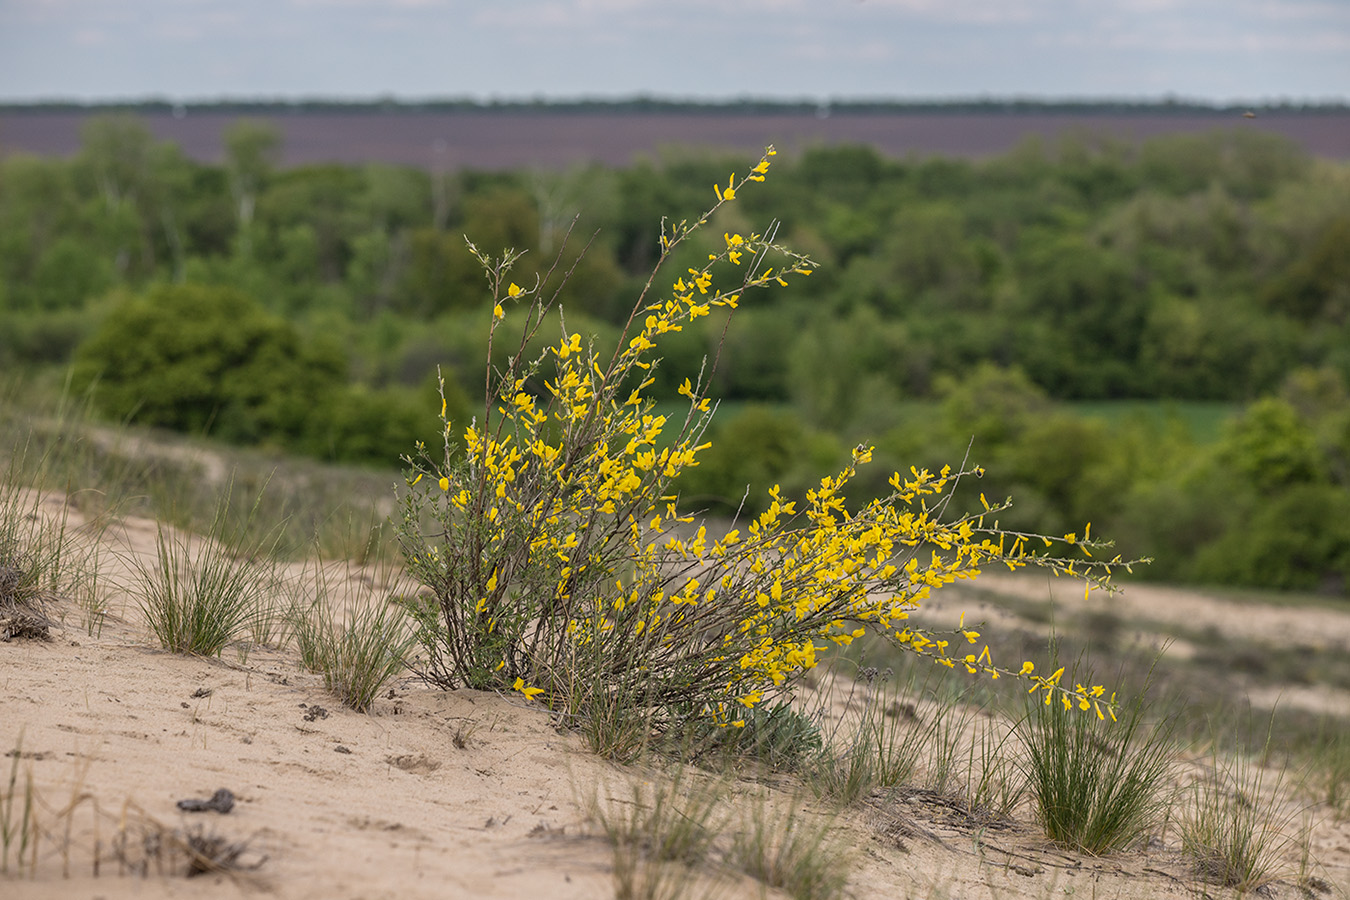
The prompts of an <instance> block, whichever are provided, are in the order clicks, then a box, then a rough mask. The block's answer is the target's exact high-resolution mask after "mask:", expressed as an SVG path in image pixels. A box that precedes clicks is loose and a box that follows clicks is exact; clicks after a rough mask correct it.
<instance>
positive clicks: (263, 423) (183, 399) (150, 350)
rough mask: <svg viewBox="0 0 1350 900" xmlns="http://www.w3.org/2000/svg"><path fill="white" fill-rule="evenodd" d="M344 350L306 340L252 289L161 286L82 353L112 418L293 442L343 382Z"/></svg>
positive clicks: (128, 304) (134, 301)
mask: <svg viewBox="0 0 1350 900" xmlns="http://www.w3.org/2000/svg"><path fill="white" fill-rule="evenodd" d="M345 368H346V367H345V364H344V361H343V359H342V358H341V355H340V354H338V353H336V352H332V351H329V350H326V349H320V348H314V347H309V346H306V345H304V344H303V343H302V342H301V339H300V335H299V333H298V332H297V331H296V329H295V328H294V326H292V325H290V324H288V323H287V322H285V321H283V320H282V319H279V318H277V317H275V316H273V315H271V314H269V313H268V312H267V311H266V310H265V309H263V307H262V305H261V304H259V303H258V302H257V301H255V300H253V299H252V298H250V297H248V296H247V295H245V294H242V293H240V292H238V291H236V290H233V289H231V288H225V287H211V286H206V285H197V284H179V285H160V286H157V287H154V288H151V289H150V290H149V291H148V292H146V293H145V294H144V295H143V296H139V297H132V298H129V299H127V300H125V301H124V302H122V303H121V304H120V305H118V306H117V307H116V308H114V309H113V310H112V311H111V312H110V313H109V314H108V317H107V318H106V319H105V320H104V322H103V324H102V326H101V327H100V328H99V329H98V331H97V332H95V334H94V335H93V336H92V337H91V338H90V339H89V340H88V341H86V342H85V343H84V344H83V345H81V346H80V348H79V350H78V352H77V353H76V358H75V383H76V386H77V387H87V386H93V387H94V396H95V402H96V404H97V406H98V407H99V408H100V409H101V410H102V411H103V412H104V413H105V414H107V415H108V416H110V417H112V418H116V419H122V420H125V421H130V422H139V423H142V424H145V425H155V426H159V427H162V428H171V429H174V430H175V431H183V432H187V433H191V434H209V435H212V436H215V437H219V438H222V439H224V440H228V441H236V442H240V443H258V442H271V443H276V444H280V445H288V444H291V443H293V442H294V441H295V440H296V439H298V438H299V437H300V436H301V435H302V434H303V433H304V430H305V427H306V424H307V423H308V420H309V414H310V411H311V409H313V408H314V406H315V405H316V403H319V404H321V403H322V402H323V400H324V399H326V398H327V396H328V395H329V394H330V393H331V392H332V391H333V390H334V389H335V388H337V387H339V386H341V385H342V384H343V383H344V381H345V375H346V372H345Z"/></svg>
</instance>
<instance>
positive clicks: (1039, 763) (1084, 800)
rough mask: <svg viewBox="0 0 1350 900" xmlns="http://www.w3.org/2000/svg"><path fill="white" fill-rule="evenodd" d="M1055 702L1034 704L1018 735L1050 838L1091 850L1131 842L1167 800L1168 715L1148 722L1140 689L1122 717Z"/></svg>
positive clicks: (1170, 740) (1151, 823)
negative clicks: (1084, 711) (1116, 718)
mask: <svg viewBox="0 0 1350 900" xmlns="http://www.w3.org/2000/svg"><path fill="white" fill-rule="evenodd" d="M1044 696H1045V697H1046V698H1047V699H1048V700H1049V702H1044V701H1042V700H1040V699H1037V700H1033V701H1031V702H1030V703H1029V707H1030V708H1029V710H1028V711H1027V714H1026V716H1025V718H1023V719H1022V720H1021V722H1019V724H1018V735H1019V737H1020V739H1021V744H1022V748H1023V750H1024V752H1025V754H1026V766H1027V777H1028V791H1029V793H1030V795H1031V798H1032V800H1033V802H1034V807H1035V810H1036V815H1037V818H1038V819H1039V820H1040V822H1041V825H1042V826H1043V827H1044V829H1045V833H1046V836H1047V837H1049V838H1050V839H1051V840H1053V841H1055V842H1057V843H1059V844H1062V845H1064V846H1067V847H1071V848H1073V849H1076V850H1080V851H1082V852H1085V853H1091V854H1093V855H1101V854H1103V853H1107V852H1110V851H1112V850H1118V849H1122V848H1124V847H1127V846H1130V845H1131V844H1133V843H1134V842H1135V841H1137V840H1138V839H1140V838H1141V837H1143V836H1144V835H1145V834H1146V833H1147V832H1148V831H1149V829H1151V828H1152V827H1153V826H1154V824H1155V823H1156V822H1157V821H1158V820H1159V819H1160V818H1161V815H1162V812H1163V811H1164V810H1165V809H1166V808H1167V806H1168V799H1169V798H1168V797H1167V790H1166V786H1167V784H1168V782H1169V777H1170V773H1171V765H1172V759H1173V756H1174V751H1175V747H1174V741H1173V738H1172V731H1171V724H1170V722H1171V720H1170V718H1164V719H1163V720H1161V721H1159V722H1158V723H1156V724H1153V725H1146V724H1145V711H1146V709H1147V703H1146V700H1145V694H1144V693H1142V692H1141V694H1140V696H1139V698H1138V699H1136V700H1135V701H1134V703H1133V704H1131V705H1129V706H1128V707H1126V708H1125V709H1124V711H1123V712H1124V715H1123V716H1122V717H1121V718H1120V720H1119V721H1118V722H1111V721H1109V720H1108V721H1099V720H1098V719H1097V718H1095V717H1094V716H1091V715H1084V714H1082V713H1081V712H1080V711H1079V710H1076V709H1066V708H1065V707H1064V705H1063V704H1062V703H1061V702H1059V701H1058V700H1057V699H1056V698H1054V697H1053V696H1051V695H1050V694H1048V693H1047V694H1045V695H1044Z"/></svg>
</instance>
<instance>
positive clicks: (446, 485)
mask: <svg viewBox="0 0 1350 900" xmlns="http://www.w3.org/2000/svg"><path fill="white" fill-rule="evenodd" d="M436 483H437V484H439V485H440V486H441V490H443V491H448V490H450V479H449V478H446V477H445V476H444V475H442V476H441V480H440V481H438V482H436Z"/></svg>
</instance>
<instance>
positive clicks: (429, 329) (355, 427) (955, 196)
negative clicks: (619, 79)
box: [0, 116, 1350, 597]
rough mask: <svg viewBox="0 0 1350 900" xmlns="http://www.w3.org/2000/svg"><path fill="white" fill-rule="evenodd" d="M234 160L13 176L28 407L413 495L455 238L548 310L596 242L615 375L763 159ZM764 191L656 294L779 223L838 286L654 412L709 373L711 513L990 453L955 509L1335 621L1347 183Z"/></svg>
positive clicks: (1078, 179) (7, 338)
mask: <svg viewBox="0 0 1350 900" xmlns="http://www.w3.org/2000/svg"><path fill="white" fill-rule="evenodd" d="M223 149H224V154H223V156H224V162H223V163H222V164H206V163H201V162H196V161H193V160H191V159H188V158H187V157H186V156H184V155H183V154H182V153H181V152H180V151H179V150H178V148H176V147H175V146H173V145H170V144H163V143H157V142H156V141H155V139H154V138H153V137H152V136H151V135H150V133H149V132H148V131H147V130H146V129H145V127H144V126H143V125H141V124H139V123H138V122H137V120H135V119H134V118H131V117H116V116H109V117H103V118H97V119H93V120H91V121H90V122H89V124H88V126H87V128H86V131H85V133H84V141H83V149H82V150H81V152H80V153H79V154H78V155H76V156H75V157H73V158H70V159H55V158H37V157H31V156H23V155H11V156H8V157H5V158H4V159H0V367H3V371H5V372H6V373H8V374H10V375H12V376H15V377H18V378H21V379H22V383H23V385H24V388H23V390H22V391H17V392H16V391H11V392H10V393H11V395H12V396H16V397H25V398H27V401H26V402H30V403H31V404H32V405H33V407H34V408H35V409H36V408H42V407H43V406H44V405H47V406H50V405H52V404H54V403H55V401H56V398H58V397H59V396H61V395H62V394H63V393H69V392H75V393H77V394H79V395H81V396H88V397H89V398H91V400H92V403H93V406H94V408H96V409H97V410H99V412H100V414H101V415H103V416H105V417H107V418H108V419H109V420H111V421H115V422H124V423H130V424H144V425H149V426H156V427H160V428H166V429H173V430H176V431H181V432H185V433H188V434H192V435H197V436H206V437H213V438H217V439H221V440H226V441H231V442H235V443H241V444H250V445H258V446H261V447H263V448H265V449H270V450H276V451H284V452H287V453H294V454H303V455H308V456H313V457H316V458H319V459H323V460H327V461H337V462H354V463H360V464H365V465H369V466H374V467H384V468H390V469H392V468H393V467H395V466H397V465H398V458H399V455H400V454H402V453H406V452H409V451H410V449H411V448H412V446H413V443H414V441H416V440H418V439H423V440H427V441H428V442H432V441H435V440H437V439H438V436H439V423H438V420H437V418H436V413H437V412H438V411H439V405H438V402H437V399H436V384H435V379H436V369H437V367H438V366H439V367H441V369H442V371H443V372H444V373H445V375H446V378H447V380H448V391H449V395H450V396H449V401H450V412H451V415H452V416H455V417H456V418H457V420H459V421H467V419H468V418H469V417H470V416H472V415H473V410H474V409H476V408H478V402H477V401H471V400H470V399H469V398H472V397H475V396H480V395H481V385H482V372H483V366H484V364H485V362H486V360H485V358H484V355H485V352H486V349H485V346H484V344H485V342H484V335H485V333H486V325H487V321H488V320H487V316H488V314H489V311H490V306H489V304H488V297H487V294H486V281H485V280H484V278H483V275H482V272H481V269H480V267H479V265H478V263H477V262H476V261H475V260H474V259H473V257H472V256H471V254H470V253H469V252H468V249H467V247H466V244H465V240H464V236H465V235H467V236H469V237H470V238H472V239H473V241H474V242H475V243H476V244H477V245H478V246H479V247H480V248H481V249H483V250H484V251H486V252H489V253H499V252H500V251H501V250H502V249H504V248H506V247H515V248H518V249H526V250H528V253H527V254H526V256H525V257H524V259H523V260H522V263H521V265H520V266H519V267H518V269H517V270H516V271H515V272H514V273H513V276H512V277H513V279H514V280H515V281H517V282H519V283H521V284H527V283H531V282H532V281H533V280H534V277H535V276H536V274H538V275H540V276H541V277H542V276H543V275H544V274H545V273H547V272H549V270H550V264H551V263H552V261H553V260H554V259H555V257H557V256H558V255H559V254H560V253H561V254H562V259H563V261H564V264H563V265H561V266H559V267H558V270H557V271H555V273H554V274H553V275H552V276H551V280H550V283H549V286H558V285H560V284H561V281H562V279H561V274H560V273H561V272H562V271H566V270H567V269H568V268H569V267H570V265H571V261H572V259H573V258H574V257H575V256H576V254H577V252H579V251H580V250H581V248H582V246H583V245H585V244H586V242H587V241H590V245H589V249H588V250H587V251H586V253H585V255H584V257H583V258H582V259H581V260H580V262H578V263H577V264H576V267H575V269H574V270H573V271H572V275H571V278H570V280H569V281H568V282H567V283H566V284H565V285H561V291H562V293H561V297H562V305H563V308H564V310H565V315H566V321H567V326H568V329H569V330H571V331H581V332H583V333H588V334H591V335H594V336H595V338H596V340H597V342H598V343H599V344H600V345H601V346H603V345H604V344H605V343H606V342H611V343H612V342H613V341H614V339H615V337H616V335H617V333H618V331H619V329H620V328H621V327H622V324H623V322H624V320H625V319H626V317H627V314H628V311H629V308H630V304H631V303H632V300H633V298H634V297H635V296H636V295H637V293H638V291H639V289H640V287H641V285H642V283H643V282H644V281H645V280H646V278H647V276H648V274H649V271H650V267H651V265H652V264H653V263H654V261H655V259H656V255H657V250H658V245H657V234H658V229H659V227H660V222H661V218H662V216H667V217H671V218H674V219H676V220H678V219H680V218H685V217H688V218H692V217H694V216H696V215H698V214H699V213H700V212H701V211H702V210H703V209H705V208H706V207H707V206H708V205H709V203H710V201H711V200H712V199H713V195H712V185H713V183H714V182H715V181H721V182H725V180H726V177H727V174H728V173H729V172H731V171H743V170H744V169H745V167H746V166H747V165H748V163H749V162H750V161H749V160H746V159H741V158H728V157H725V156H722V157H719V156H717V155H716V154H713V153H704V154H698V153H694V152H692V151H684V152H680V153H675V152H671V153H668V154H665V155H663V156H661V157H659V158H657V159H654V160H651V161H648V162H644V163H640V164H637V165H634V166H632V167H629V168H626V169H606V168H600V167H593V168H578V169H573V170H570V171H565V172H557V171H541V170H531V171H519V172H507V173H500V172H494V173H486V172H475V171H459V172H427V171H423V170H418V169H413V168H400V167H393V166H388V165H378V164H371V165H366V166H362V167H350V166H336V165H324V166H305V167H299V168H290V169H282V168H280V167H279V166H278V165H277V160H278V159H279V150H280V147H279V136H278V134H277V132H275V131H274V130H271V129H270V128H269V127H268V126H266V125H262V124H258V123H254V122H250V121H248V120H241V121H239V122H238V123H237V124H235V125H234V126H233V127H232V128H230V129H229V130H228V132H227V133H226V138H225V147H224V148H223ZM778 159H779V160H780V162H779V163H778V164H777V165H776V166H775V168H774V170H773V172H772V175H771V178H770V181H769V183H767V184H766V185H763V186H757V187H756V189H755V190H753V191H750V190H747V191H745V192H744V193H743V194H742V195H740V196H738V199H737V201H736V203H734V204H729V205H728V206H727V207H725V208H724V209H723V210H722V211H721V212H719V214H718V218H717V220H716V221H714V222H712V223H710V226H711V227H710V228H708V229H706V234H704V235H702V237H701V240H704V241H707V242H710V243H709V244H707V245H699V244H698V243H695V244H694V245H692V246H689V247H687V248H686V249H685V250H683V251H682V252H683V253H684V254H685V256H684V257H682V258H681V259H678V260H676V261H675V268H673V269H672V270H671V271H672V272H682V271H683V270H684V268H685V266H686V265H689V264H693V263H696V262H700V261H701V260H703V259H704V258H706V257H705V254H706V251H707V248H708V246H712V245H717V246H718V247H719V248H720V244H721V235H722V233H723V232H724V231H742V232H745V231H751V230H763V229H764V228H765V227H766V226H767V224H768V223H769V222H771V221H773V220H777V221H779V222H780V223H781V226H780V231H779V238H780V240H782V241H783V242H785V243H787V244H789V245H790V246H792V247H793V248H794V249H797V250H800V251H804V252H808V253H810V254H811V255H812V256H814V257H815V258H816V259H817V260H818V261H819V262H821V263H822V264H823V266H822V268H821V269H820V270H819V272H818V273H817V274H816V275H814V276H813V277H812V278H810V279H802V280H799V281H798V282H797V283H796V284H794V285H793V286H792V287H791V288H790V289H789V290H786V291H775V292H765V293H764V294H762V295H759V294H756V295H755V296H751V297H747V298H746V301H745V302H744V303H743V306H742V309H741V310H740V311H739V312H738V313H737V315H736V316H735V318H733V319H732V321H731V322H730V324H729V326H727V325H726V323H725V322H724V321H723V320H721V319H718V318H717V317H716V316H714V317H710V318H709V319H705V320H701V321H700V322H699V323H698V325H699V326H700V327H696V328H691V329H689V330H686V331H685V332H684V333H682V334H679V335H675V336H673V337H674V338H675V339H674V340H670V341H669V342H668V343H667V345H666V347H665V356H666V363H665V364H664V366H663V367H662V368H661V370H660V371H659V372H658V373H657V379H658V380H657V383H656V385H655V396H657V397H658V398H661V399H663V400H664V401H666V402H671V403H673V402H675V400H676V399H677V398H676V395H675V387H676V386H677V385H678V384H679V383H680V382H681V381H682V380H683V379H684V377H686V376H687V375H690V374H692V373H693V372H695V371H697V369H698V366H699V364H700V362H701V360H702V359H703V358H704V357H705V356H713V355H717V354H718V349H719V344H720V363H719V368H718V370H717V372H716V375H715V388H714V396H715V397H719V398H721V400H722V405H721V408H720V409H719V412H718V416H717V418H716V420H715V423H714V426H713V432H712V439H713V442H714V443H713V447H712V448H711V449H710V450H709V451H707V453H706V455H705V456H704V458H703V459H704V461H703V463H702V465H701V466H700V467H699V468H697V469H695V470H692V471H691V472H690V473H688V476H687V478H686V480H685V484H684V489H683V490H684V502H685V503H686V505H687V506H688V507H689V508H690V509H693V510H704V511H708V512H710V513H712V514H717V515H722V514H726V515H729V514H731V513H733V512H735V511H736V510H737V509H738V508H744V509H745V510H748V511H753V510H756V509H758V507H759V504H760V503H761V502H762V500H761V498H762V497H763V496H764V492H765V491H766V490H767V488H768V487H769V486H770V485H771V484H773V483H781V484H782V485H783V486H784V488H785V489H786V491H787V492H788V493H801V492H803V491H804V490H805V489H806V487H807V486H809V484H810V483H811V482H812V481H814V480H815V479H816V478H818V477H819V476H820V475H821V474H822V473H823V472H824V471H826V470H828V469H830V468H832V467H835V466H837V465H839V464H841V463H842V462H843V461H844V460H845V459H846V458H847V448H848V447H850V446H852V445H853V444H855V443H857V442H859V441H863V440H866V441H869V442H872V443H875V444H876V446H877V455H878V463H877V465H875V466H874V467H873V471H872V472H871V473H870V478H868V479H864V480H862V481H861V482H860V483H859V484H858V485H857V489H856V492H857V494H858V499H861V497H862V495H863V494H864V493H866V492H867V491H869V490H870V491H882V490H884V489H885V481H886V477H887V475H888V474H889V472H890V471H892V470H894V469H896V468H899V469H901V470H906V469H908V467H909V466H911V465H917V466H920V467H923V466H929V467H937V466H940V465H941V464H942V463H944V462H952V463H953V464H955V463H958V462H960V461H961V460H962V459H964V458H966V457H967V454H968V455H969V460H970V462H971V463H978V464H980V465H983V466H984V467H985V469H986V471H987V474H986V476H985V477H984V479H982V480H981V481H979V482H976V483H966V484H963V485H961V488H960V493H959V495H958V499H957V503H958V504H963V505H965V506H975V507H977V506H978V502H979V495H980V493H984V494H985V495H986V496H987V497H988V498H989V500H990V502H994V501H996V500H1001V499H1003V498H1004V497H1005V496H1007V495H1012V496H1013V498H1014V501H1015V506H1014V507H1013V509H1012V510H1011V511H1010V512H1008V513H1006V514H1004V516H1003V521H1002V523H1001V524H1002V525H1003V526H1005V527H1010V528H1018V529H1035V530H1039V531H1045V532H1049V533H1066V532H1078V533H1081V532H1082V529H1083V526H1084V525H1085V524H1086V523H1087V522H1089V521H1091V522H1092V531H1093V534H1094V535H1102V536H1106V537H1113V538H1115V539H1116V541H1117V548H1118V550H1119V551H1120V553H1121V554H1122V555H1124V556H1126V557H1136V556H1142V555H1150V556H1154V557H1155V558H1156V560H1157V561H1156V562H1155V563H1154V565H1153V566H1152V567H1151V568H1150V569H1149V570H1148V571H1147V572H1145V573H1143V574H1144V575H1145V576H1146V577H1150V578H1158V579H1166V580H1172V581H1190V582H1204V583H1216V584H1218V583H1223V584H1236V585H1249V586H1260V587H1275V588H1297V589H1304V590H1315V591H1321V592H1325V593H1329V594H1333V595H1338V596H1342V597H1345V596H1350V484H1348V482H1350V392H1348V390H1347V383H1350V167H1347V166H1346V165H1345V164H1342V163H1333V162H1329V161H1325V160H1318V159H1314V158H1311V157H1309V156H1307V155H1306V154H1305V153H1303V152H1302V151H1301V150H1300V149H1299V148H1298V147H1297V146H1296V145H1294V144H1292V143H1288V142H1286V141H1284V140H1283V139H1281V138H1278V137H1275V136H1272V135H1270V134H1267V133H1258V132H1254V131H1245V132H1244V131H1242V130H1240V129H1238V130H1230V131H1215V132H1212V133H1208V134H1194V135H1185V136H1174V137H1167V138H1159V139H1154V140H1151V141H1148V142H1145V143H1142V144H1124V143H1118V142H1115V141H1112V140H1110V139H1106V138H1100V137H1097V136H1094V135H1091V134H1083V135H1078V136H1076V137H1072V138H1069V139H1065V140H1062V141H1058V142H1056V143H1053V144H1050V143H1045V142H1040V141H1034V140H1033V141H1029V142H1027V143H1025V144H1023V145H1021V146H1020V147H1018V148H1017V149H1016V150H1014V151H1013V152H1011V153H1008V154H1006V155H1003V156H1000V157H996V158H991V159H987V160H982V161H972V160H964V159H951V158H940V157H934V158H924V159H918V158H915V159H905V160H895V159H887V158H884V157H882V156H880V155H879V154H878V153H876V152H874V151H873V150H871V149H868V148H865V147H857V146H836V147H821V148H818V149H814V150H810V151H807V152H804V153H802V154H800V155H798V156H795V157H791V158H788V157H787V156H786V154H785V155H782V156H779V157H778ZM574 217H579V218H578V220H577V224H576V227H575V228H574V230H573V231H572V236H571V239H570V242H568V241H567V239H566V235H567V230H568V227H569V225H571V223H572V221H573V218H574ZM593 235H594V239H593V240H592V236H593ZM672 277H673V275H672ZM663 281H664V280H663ZM663 281H659V282H658V284H661V283H663ZM724 326H725V340H724V343H723V333H724ZM747 488H749V490H748V492H747Z"/></svg>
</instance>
